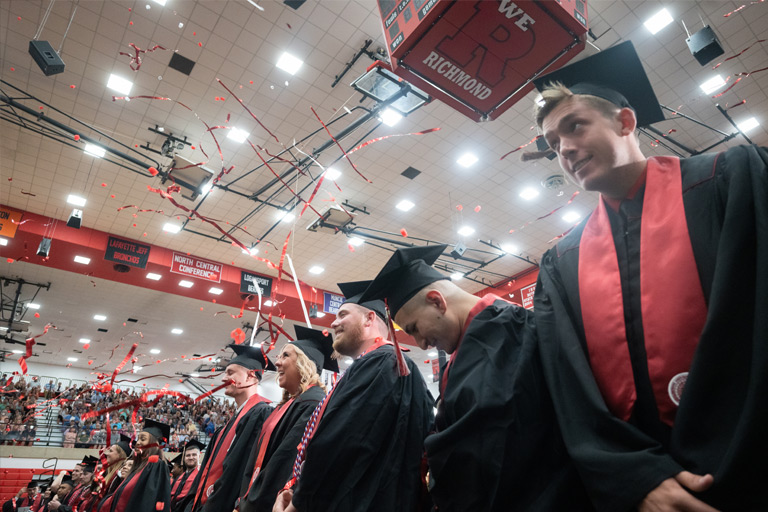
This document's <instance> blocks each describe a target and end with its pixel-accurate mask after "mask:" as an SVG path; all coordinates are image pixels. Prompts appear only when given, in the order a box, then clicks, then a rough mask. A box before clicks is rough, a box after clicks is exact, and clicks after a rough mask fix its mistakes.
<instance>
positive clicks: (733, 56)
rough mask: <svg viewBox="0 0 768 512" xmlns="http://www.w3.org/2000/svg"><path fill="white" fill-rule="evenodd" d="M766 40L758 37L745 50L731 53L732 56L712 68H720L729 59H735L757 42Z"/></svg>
mask: <svg viewBox="0 0 768 512" xmlns="http://www.w3.org/2000/svg"><path fill="white" fill-rule="evenodd" d="M766 41H768V39H758V40H757V41H755V42H754V43H752V44H751V45H749V46H747V47H746V48H744V49H743V50H741V51H740V52H739V53H737V54H736V55H731V56H730V57H728V58H727V59H725V60H723V61H722V62H718V63H717V64H715V65H714V66H712V69H717V68H719V67H720V66H722V65H723V63H725V62H728V61H729V60H731V59H735V58H736V57H738V56H739V55H741V54H743V53H744V52H746V51H747V50H749V49H750V48H752V47H753V46H755V45H756V44H760V43H764V42H766Z"/></svg>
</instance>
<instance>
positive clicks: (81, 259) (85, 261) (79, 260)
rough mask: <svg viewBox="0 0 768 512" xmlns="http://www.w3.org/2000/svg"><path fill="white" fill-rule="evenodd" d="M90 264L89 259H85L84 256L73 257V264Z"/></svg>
mask: <svg viewBox="0 0 768 512" xmlns="http://www.w3.org/2000/svg"><path fill="white" fill-rule="evenodd" d="M90 262H91V258H87V257H85V256H75V263H82V264H83V265H87V264H89V263H90Z"/></svg>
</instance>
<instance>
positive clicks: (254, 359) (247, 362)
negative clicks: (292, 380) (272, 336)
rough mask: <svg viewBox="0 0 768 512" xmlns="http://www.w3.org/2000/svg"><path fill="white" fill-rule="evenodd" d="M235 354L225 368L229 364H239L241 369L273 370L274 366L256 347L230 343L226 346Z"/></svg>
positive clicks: (258, 347) (259, 348)
mask: <svg viewBox="0 0 768 512" xmlns="http://www.w3.org/2000/svg"><path fill="white" fill-rule="evenodd" d="M228 347H229V348H231V349H232V350H233V351H234V352H235V357H233V358H232V359H230V361H229V363H227V366H229V365H230V364H239V365H240V366H242V367H243V368H247V369H249V370H261V371H264V370H271V371H274V370H275V365H274V364H272V361H270V360H269V358H268V357H267V355H266V354H265V353H264V351H263V350H261V347H260V346H258V345H236V344H234V343H231V344H229V345H228Z"/></svg>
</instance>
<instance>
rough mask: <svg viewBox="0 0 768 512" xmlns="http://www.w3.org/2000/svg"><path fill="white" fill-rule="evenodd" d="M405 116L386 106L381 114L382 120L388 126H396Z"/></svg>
mask: <svg viewBox="0 0 768 512" xmlns="http://www.w3.org/2000/svg"><path fill="white" fill-rule="evenodd" d="M402 118H403V116H402V115H400V113H399V112H396V111H394V110H392V109H391V108H385V109H384V110H382V112H381V114H380V115H379V119H381V122H382V123H384V124H385V125H387V126H395V125H396V124H397V123H399V122H400V120H401V119H402Z"/></svg>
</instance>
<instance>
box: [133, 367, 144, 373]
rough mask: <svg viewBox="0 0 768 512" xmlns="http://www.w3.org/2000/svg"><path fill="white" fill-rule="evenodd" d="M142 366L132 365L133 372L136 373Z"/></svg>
mask: <svg viewBox="0 0 768 512" xmlns="http://www.w3.org/2000/svg"><path fill="white" fill-rule="evenodd" d="M142 368H144V367H143V366H134V367H133V373H136V372H138V371H139V370H141V369H142Z"/></svg>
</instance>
